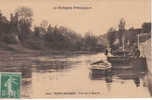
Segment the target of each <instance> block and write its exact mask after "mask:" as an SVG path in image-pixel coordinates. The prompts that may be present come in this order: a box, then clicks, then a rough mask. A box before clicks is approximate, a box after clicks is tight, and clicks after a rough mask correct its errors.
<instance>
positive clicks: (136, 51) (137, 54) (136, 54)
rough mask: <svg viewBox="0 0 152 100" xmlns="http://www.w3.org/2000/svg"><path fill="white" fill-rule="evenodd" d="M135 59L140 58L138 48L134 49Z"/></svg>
mask: <svg viewBox="0 0 152 100" xmlns="http://www.w3.org/2000/svg"><path fill="white" fill-rule="evenodd" d="M134 56H135V58H139V57H140V51H139V49H138V48H136V49H135V54H134Z"/></svg>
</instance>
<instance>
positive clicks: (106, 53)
mask: <svg viewBox="0 0 152 100" xmlns="http://www.w3.org/2000/svg"><path fill="white" fill-rule="evenodd" d="M105 55H106V56H107V55H108V49H107V48H106V52H105Z"/></svg>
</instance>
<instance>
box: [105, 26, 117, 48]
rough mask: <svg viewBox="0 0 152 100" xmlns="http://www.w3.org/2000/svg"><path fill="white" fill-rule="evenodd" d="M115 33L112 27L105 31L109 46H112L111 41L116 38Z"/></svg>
mask: <svg viewBox="0 0 152 100" xmlns="http://www.w3.org/2000/svg"><path fill="white" fill-rule="evenodd" d="M116 35H117V34H116V30H115V29H114V28H113V27H111V28H110V29H109V30H108V32H107V39H108V41H109V46H110V48H113V43H114V41H115V40H116V38H117V37H116Z"/></svg>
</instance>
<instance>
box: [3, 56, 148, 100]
mask: <svg viewBox="0 0 152 100" xmlns="http://www.w3.org/2000/svg"><path fill="white" fill-rule="evenodd" d="M11 57H12V58H10V59H9V60H10V61H9V62H8V60H6V61H5V58H3V59H0V60H1V61H2V60H3V63H2V62H1V65H3V66H5V67H2V66H1V70H2V71H3V72H6V71H14V72H16V71H19V72H22V77H23V78H22V88H21V96H22V98H60V97H70V98H74V97H76V98H98V97H100V98H111V97H151V95H150V91H149V88H148V85H147V74H146V72H144V71H139V70H137V73H138V74H136V73H135V72H134V71H132V70H130V69H113V73H112V74H111V75H110V76H104V75H101V76H97V77H96V76H92V74H91V71H90V69H89V68H90V67H91V66H90V64H91V63H93V62H95V61H99V60H103V61H106V56H105V55H104V54H103V53H98V54H81V55H75V56H59V55H58V56H30V55H26V56H24V58H23V55H20V56H16V55H15V54H14V56H11ZM6 58H7V57H6ZM11 61H12V62H11ZM14 61H15V65H13V64H14V63H13V62H14ZM4 62H7V66H6V64H5V63H4ZM17 66H20V67H17ZM134 76H136V77H134Z"/></svg>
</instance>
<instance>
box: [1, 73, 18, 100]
mask: <svg viewBox="0 0 152 100" xmlns="http://www.w3.org/2000/svg"><path fill="white" fill-rule="evenodd" d="M20 88H21V73H16V72H1V73H0V98H20Z"/></svg>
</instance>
